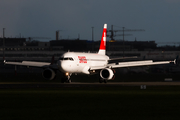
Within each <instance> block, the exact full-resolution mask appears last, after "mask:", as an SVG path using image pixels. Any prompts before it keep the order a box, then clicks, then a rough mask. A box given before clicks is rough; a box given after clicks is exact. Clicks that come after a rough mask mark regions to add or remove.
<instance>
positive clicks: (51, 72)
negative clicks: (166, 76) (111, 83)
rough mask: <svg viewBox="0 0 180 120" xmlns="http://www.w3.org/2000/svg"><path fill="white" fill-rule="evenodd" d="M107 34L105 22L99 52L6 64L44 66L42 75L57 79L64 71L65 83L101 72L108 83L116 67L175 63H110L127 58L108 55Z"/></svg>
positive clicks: (103, 80)
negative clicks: (73, 75) (83, 75)
mask: <svg viewBox="0 0 180 120" xmlns="http://www.w3.org/2000/svg"><path fill="white" fill-rule="evenodd" d="M106 34H107V24H104V28H103V33H102V37H101V43H100V47H99V51H98V53H84V52H66V53H64V54H63V55H62V56H61V57H60V58H59V59H58V61H57V64H53V63H52V62H51V63H47V62H34V61H22V62H6V60H4V64H10V65H23V66H32V67H40V68H43V69H44V70H43V72H42V76H43V77H44V78H45V79H48V80H53V79H55V77H56V74H57V71H60V72H61V73H63V76H62V79H61V81H62V82H63V83H64V82H68V83H70V82H71V78H70V77H71V75H72V74H87V75H90V74H99V75H100V79H99V82H100V83H102V82H104V83H106V82H107V81H108V80H113V79H114V77H115V75H114V74H115V70H114V69H116V68H123V67H134V66H145V65H148V66H149V65H158V64H169V63H171V62H174V63H175V61H176V60H174V61H160V62H153V60H144V61H131V62H116V63H110V61H112V60H118V59H126V57H122V58H114V59H110V58H109V56H107V55H106ZM127 58H128V57H127Z"/></svg>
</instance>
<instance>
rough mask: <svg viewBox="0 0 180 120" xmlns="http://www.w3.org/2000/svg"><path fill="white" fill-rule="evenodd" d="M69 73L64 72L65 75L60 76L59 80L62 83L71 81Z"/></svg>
mask: <svg viewBox="0 0 180 120" xmlns="http://www.w3.org/2000/svg"><path fill="white" fill-rule="evenodd" d="M71 75H72V74H71V73H68V72H67V73H65V75H64V76H63V77H62V79H61V82H62V83H65V82H66V83H71V82H72V81H71Z"/></svg>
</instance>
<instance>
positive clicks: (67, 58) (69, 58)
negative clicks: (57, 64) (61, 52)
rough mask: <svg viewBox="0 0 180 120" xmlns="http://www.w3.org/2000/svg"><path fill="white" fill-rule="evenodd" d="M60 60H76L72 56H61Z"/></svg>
mask: <svg viewBox="0 0 180 120" xmlns="http://www.w3.org/2000/svg"><path fill="white" fill-rule="evenodd" d="M59 60H71V61H74V59H73V58H72V57H60V58H59Z"/></svg>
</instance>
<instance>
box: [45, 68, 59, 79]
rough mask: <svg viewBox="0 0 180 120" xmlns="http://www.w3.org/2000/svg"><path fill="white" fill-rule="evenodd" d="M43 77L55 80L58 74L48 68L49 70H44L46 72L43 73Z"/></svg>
mask: <svg viewBox="0 0 180 120" xmlns="http://www.w3.org/2000/svg"><path fill="white" fill-rule="evenodd" d="M42 76H43V77H44V78H45V79H48V80H53V79H54V78H55V77H56V72H55V71H54V70H52V69H50V68H47V69H44V71H43V72H42Z"/></svg>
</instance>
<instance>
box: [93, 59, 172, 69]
mask: <svg viewBox="0 0 180 120" xmlns="http://www.w3.org/2000/svg"><path fill="white" fill-rule="evenodd" d="M175 61H176V60H174V61H160V62H153V61H152V60H145V61H133V62H118V63H111V64H107V65H106V66H95V67H91V68H90V70H99V69H103V68H123V67H135V66H145V65H160V64H169V63H171V62H173V63H175Z"/></svg>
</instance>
